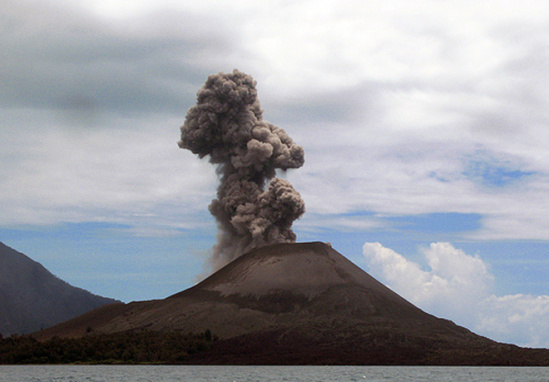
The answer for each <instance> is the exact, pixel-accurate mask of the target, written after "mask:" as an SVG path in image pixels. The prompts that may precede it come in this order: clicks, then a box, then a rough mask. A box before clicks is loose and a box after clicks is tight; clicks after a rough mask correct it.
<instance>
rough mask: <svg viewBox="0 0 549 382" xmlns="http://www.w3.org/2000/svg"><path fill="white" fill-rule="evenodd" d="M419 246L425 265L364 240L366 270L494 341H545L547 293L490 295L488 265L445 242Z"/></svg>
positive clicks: (548, 314)
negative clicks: (424, 267)
mask: <svg viewBox="0 0 549 382" xmlns="http://www.w3.org/2000/svg"><path fill="white" fill-rule="evenodd" d="M421 252H422V255H423V257H424V259H425V262H426V264H427V265H428V269H423V268H422V266H421V265H420V264H419V263H417V262H414V261H410V260H407V259H406V258H405V257H404V256H402V255H401V254H399V253H397V252H395V251H393V250H392V249H390V248H386V247H384V246H383V245H381V244H380V243H365V244H364V246H363V254H364V257H365V258H366V261H367V263H368V266H369V269H370V270H369V271H370V272H371V274H372V275H373V276H374V277H377V278H378V279H380V281H382V282H383V283H385V284H387V285H388V286H389V287H390V288H392V289H393V290H394V291H395V292H397V293H399V294H400V295H402V296H403V297H404V298H406V299H408V300H409V301H411V302H412V303H414V304H416V305H417V306H418V307H420V308H422V309H423V310H425V311H427V312H428V313H431V314H434V315H436V316H439V317H443V318H448V319H451V320H453V321H455V322H456V323H458V324H459V325H463V326H466V327H467V328H469V329H471V330H473V331H475V332H477V333H479V334H482V335H485V336H487V337H490V338H492V339H495V340H497V341H503V342H511V343H517V344H519V345H526V346H534V347H536V346H537V347H549V334H548V333H549V330H548V329H549V326H548V325H549V324H548V323H549V296H545V295H544V296H531V295H522V294H517V295H507V296H496V295H494V294H493V293H492V285H493V282H494V277H493V275H492V274H491V273H490V272H489V270H488V268H489V267H488V265H487V264H486V263H485V262H484V261H483V260H482V259H481V258H480V257H478V256H471V255H468V254H466V253H465V252H463V251H462V250H460V249H457V248H455V247H454V246H452V245H451V244H450V243H432V244H431V245H430V246H429V247H428V248H423V249H421Z"/></svg>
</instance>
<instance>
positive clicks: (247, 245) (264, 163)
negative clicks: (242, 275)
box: [178, 69, 305, 271]
mask: <svg viewBox="0 0 549 382" xmlns="http://www.w3.org/2000/svg"><path fill="white" fill-rule="evenodd" d="M255 85H256V82H255V81H254V80H253V78H252V77H251V76H249V75H247V74H244V73H242V72H239V71H238V70H236V69H235V70H234V71H233V72H232V73H219V74H215V75H211V76H209V77H208V79H207V81H206V83H205V84H204V86H203V87H202V88H201V89H200V90H199V91H198V93H197V103H196V105H195V106H193V107H191V108H190V109H189V110H188V112H187V115H186V117H185V123H184V125H183V126H182V127H181V140H180V141H179V142H178V144H179V147H181V148H183V149H188V150H190V151H192V152H193V153H194V154H197V155H198V156H199V157H200V158H204V157H206V156H208V157H209V161H210V163H212V164H214V165H216V166H217V173H218V177H219V181H220V183H219V187H218V189H217V198H216V199H214V200H213V201H212V203H211V204H210V206H209V210H210V213H211V214H212V215H213V216H214V217H215V218H216V220H217V225H218V227H219V233H218V238H217V243H216V245H215V246H214V248H213V255H212V267H213V269H214V271H215V270H217V269H219V268H221V267H222V266H224V265H225V264H227V263H228V262H230V261H231V260H233V259H235V258H237V257H238V256H240V255H242V254H243V253H245V252H246V251H248V250H250V249H252V248H256V247H261V246H264V245H268V244H275V243H283V242H295V240H296V235H295V233H294V232H293V231H292V229H291V227H292V223H293V222H294V220H296V219H298V218H299V217H300V216H301V215H303V213H304V212H305V203H304V202H303V199H301V195H300V194H299V193H298V192H297V191H296V190H295V189H294V188H293V187H292V185H291V184H290V183H289V182H288V181H286V180H283V179H280V178H277V177H275V175H276V170H277V169H279V170H283V171H286V170H288V169H291V168H299V167H301V166H302V165H303V163H304V151H303V148H302V147H301V146H298V145H296V144H295V143H294V142H293V141H292V138H290V136H289V135H288V134H287V133H286V131H284V129H281V128H279V127H277V126H275V125H273V124H271V123H269V122H266V121H264V120H263V110H262V109H261V106H260V104H259V100H258V99H257V90H256V88H255ZM267 185H268V186H267Z"/></svg>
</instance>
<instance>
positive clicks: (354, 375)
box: [0, 365, 549, 382]
mask: <svg viewBox="0 0 549 382" xmlns="http://www.w3.org/2000/svg"><path fill="white" fill-rule="evenodd" d="M81 381H82V382H149V381H151V382H152V381H154V382H156V381H161V382H164V381H170V382H171V381H174V382H175V381H177V382H179V381H199V382H202V381H208V382H209V381H229V382H232V381H235V382H237V381H238V382H241V381H242V382H244V381H265V382H278V381H308V382H309V381H311V382H314V381H549V367H444V366H434V367H431V366H428V367H425V366H118V365H117V366H107V365H97V366H79V365H45V366H41V365H25V366H11V365H0V382H81Z"/></svg>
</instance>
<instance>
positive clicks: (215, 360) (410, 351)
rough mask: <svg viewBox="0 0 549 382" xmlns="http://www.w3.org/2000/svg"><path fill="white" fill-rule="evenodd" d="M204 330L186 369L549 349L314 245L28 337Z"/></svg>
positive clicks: (249, 260)
mask: <svg viewBox="0 0 549 382" xmlns="http://www.w3.org/2000/svg"><path fill="white" fill-rule="evenodd" d="M450 303H451V302H450ZM208 329H209V330H210V331H211V332H212V333H214V334H215V335H216V336H217V337H219V341H218V342H217V343H216V345H215V346H214V348H213V349H212V350H210V351H208V352H206V353H200V354H199V355H196V356H193V357H191V358H190V359H189V360H188V362H189V363H196V364H198V363H200V364H385V365H387V364H401V365H403V364H407V365H411V364H421V365H426V364H433V365H549V350H546V349H525V348H519V347H517V346H514V345H507V344H501V343H497V342H495V341H492V340H489V339H487V338H485V337H481V336H479V335H476V334H474V333H472V332H470V331H469V330H467V329H465V328H463V327H460V326H458V325H456V324H454V323H452V322H451V321H448V320H444V319H440V318H437V317H434V316H432V315H430V314H428V313H426V312H424V311H422V310H421V309H419V308H417V307H415V306H414V305H413V304H411V303H410V302H408V301H406V300H405V299H404V298H402V297H400V296H399V295H398V294H396V293H394V292H393V291H391V290H390V289H389V288H387V287H385V286H384V285H383V284H381V283H380V282H378V281H377V280H375V279H374V278H373V277H371V276H370V275H369V274H367V273H366V272H364V271H363V270H362V269H360V268H359V267H357V266H356V265H355V264H353V263H352V262H351V261H349V260H348V259H347V258H345V257H344V256H343V255H341V254H340V253H338V252H337V251H336V250H334V249H333V248H332V247H331V246H330V245H327V244H324V243H320V242H314V243H291V244H275V245H270V246H266V247H262V248H259V249H256V250H253V251H251V252H249V253H246V254H244V255H242V256H241V257H239V258H237V259H236V260H234V261H232V262H231V263H229V264H228V265H226V266H225V267H224V268H222V269H220V270H219V271H218V272H216V273H214V274H213V275H211V276H210V277H208V278H207V279H205V280H204V281H202V282H200V283H199V284H197V285H195V286H194V287H192V288H189V289H187V290H185V291H183V292H180V293H177V294H175V295H173V296H170V297H168V298H166V299H163V300H153V301H143V302H132V303H129V304H121V303H119V304H111V305H107V306H104V307H100V308H98V309H96V310H94V311H92V312H89V313H87V314H84V315H82V316H80V317H77V318H75V319H73V320H70V321H67V322H64V323H62V324H59V325H57V326H54V327H52V328H49V329H46V330H43V331H40V332H37V333H35V337H37V338H38V339H42V340H45V339H48V338H51V337H54V336H59V337H74V338H78V337H82V336H84V335H86V333H87V332H93V333H118V332H124V331H135V330H153V331H162V330H180V331H184V332H193V333H201V332H204V331H205V330H208Z"/></svg>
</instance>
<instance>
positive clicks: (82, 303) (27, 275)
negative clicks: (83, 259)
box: [0, 243, 115, 336]
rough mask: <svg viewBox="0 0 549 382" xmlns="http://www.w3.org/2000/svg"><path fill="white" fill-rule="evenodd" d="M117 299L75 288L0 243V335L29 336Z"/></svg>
mask: <svg viewBox="0 0 549 382" xmlns="http://www.w3.org/2000/svg"><path fill="white" fill-rule="evenodd" d="M113 302H115V300H112V299H108V298H104V297H99V296H96V295H93V294H91V293H89V292H87V291H85V290H83V289H79V288H75V287H73V286H71V285H69V284H67V283H66V282H64V281H62V280H60V279H59V278H57V277H55V276H54V275H52V274H51V273H50V272H48V270H46V268H44V267H43V266H42V265H40V264H39V263H37V262H35V261H33V260H31V259H29V258H28V257H27V256H25V255H23V254H22V253H19V252H17V251H15V250H13V249H12V248H10V247H8V246H6V245H4V244H3V243H0V333H1V334H2V335H4V336H6V335H10V334H12V333H30V332H33V331H36V330H39V329H41V328H47V327H49V326H51V325H54V324H57V323H59V322H63V321H66V320H68V319H71V318H73V317H76V316H78V315H81V314H82V313H85V312H87V311H90V310H92V309H95V308H97V307H99V306H101V305H105V304H110V303H113Z"/></svg>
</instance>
